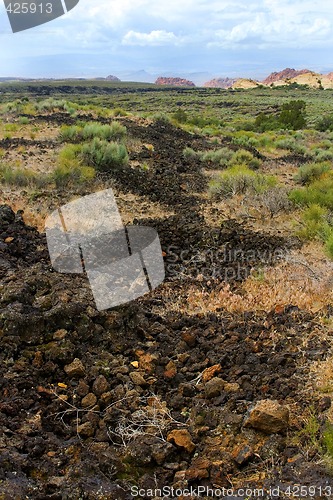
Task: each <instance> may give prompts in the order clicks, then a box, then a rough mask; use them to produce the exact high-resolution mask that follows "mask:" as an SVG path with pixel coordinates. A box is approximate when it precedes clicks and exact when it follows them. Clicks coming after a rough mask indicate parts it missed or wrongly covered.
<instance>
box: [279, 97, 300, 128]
mask: <svg viewBox="0 0 333 500" xmlns="http://www.w3.org/2000/svg"><path fill="white" fill-rule="evenodd" d="M305 109H306V103H305V101H301V100H298V101H290V102H288V103H285V104H283V106H282V111H281V113H280V115H279V122H280V124H281V126H282V127H284V128H287V129H292V130H298V129H300V128H304V127H305V125H306V118H305Z"/></svg>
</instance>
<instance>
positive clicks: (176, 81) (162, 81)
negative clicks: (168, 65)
mask: <svg viewBox="0 0 333 500" xmlns="http://www.w3.org/2000/svg"><path fill="white" fill-rule="evenodd" d="M155 84H156V85H170V86H174V87H195V84H194V83H193V82H191V81H190V80H186V79H185V78H169V77H164V76H160V77H159V78H157V80H156V81H155Z"/></svg>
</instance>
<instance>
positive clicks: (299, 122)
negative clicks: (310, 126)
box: [254, 100, 306, 132]
mask: <svg viewBox="0 0 333 500" xmlns="http://www.w3.org/2000/svg"><path fill="white" fill-rule="evenodd" d="M305 109H306V103H305V101H301V100H297V101H290V102H287V103H285V104H283V105H282V107H281V111H280V113H278V114H276V113H274V114H270V115H266V114H265V113H259V115H258V116H257V117H256V119H255V122H254V126H255V129H256V130H258V131H260V132H265V131H268V130H277V129H289V130H299V129H302V128H304V127H305V125H306V113H305Z"/></svg>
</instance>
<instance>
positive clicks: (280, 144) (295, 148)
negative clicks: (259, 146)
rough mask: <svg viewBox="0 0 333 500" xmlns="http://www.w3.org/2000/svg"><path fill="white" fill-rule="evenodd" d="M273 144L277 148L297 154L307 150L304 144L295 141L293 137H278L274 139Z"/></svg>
mask: <svg viewBox="0 0 333 500" xmlns="http://www.w3.org/2000/svg"><path fill="white" fill-rule="evenodd" d="M275 146H276V148H277V149H286V150H288V151H291V152H292V153H297V154H305V153H306V152H307V148H306V146H304V145H303V144H300V143H299V142H297V141H296V140H295V139H294V138H293V137H288V138H286V139H280V140H279V141H276V143H275Z"/></svg>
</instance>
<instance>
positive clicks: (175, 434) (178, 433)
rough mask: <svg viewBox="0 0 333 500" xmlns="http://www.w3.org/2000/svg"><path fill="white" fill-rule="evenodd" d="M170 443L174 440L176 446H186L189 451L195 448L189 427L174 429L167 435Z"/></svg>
mask: <svg viewBox="0 0 333 500" xmlns="http://www.w3.org/2000/svg"><path fill="white" fill-rule="evenodd" d="M167 441H168V443H171V442H173V443H174V444H175V445H176V446H178V447H180V448H184V449H185V450H186V451H187V452H188V453H192V452H193V451H194V450H195V444H194V443H193V441H192V436H191V434H190V433H189V431H188V430H187V429H174V430H173V431H171V432H169V434H168V436H167Z"/></svg>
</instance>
